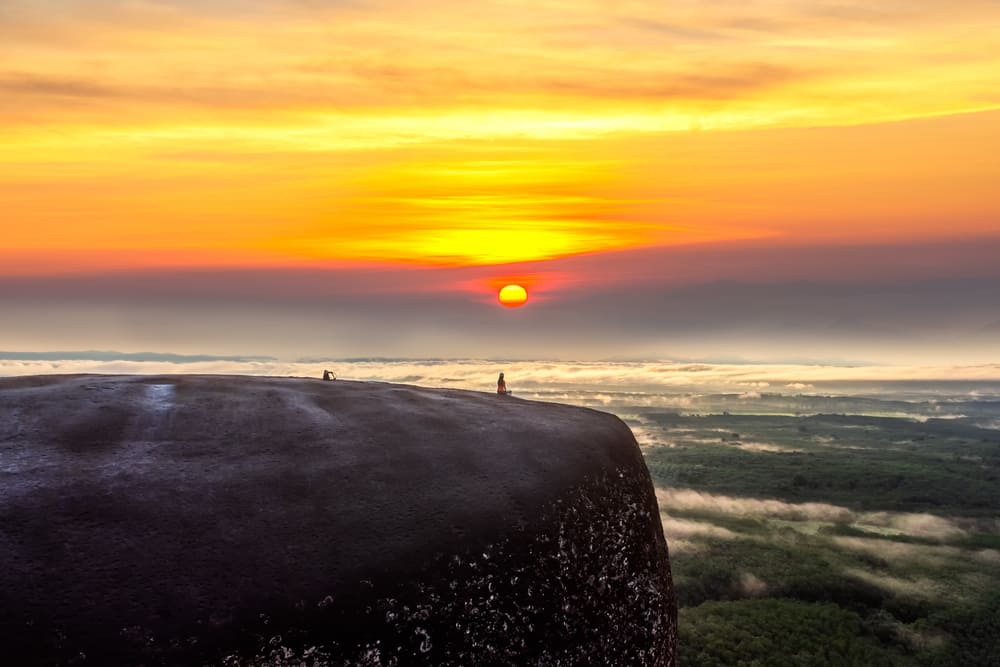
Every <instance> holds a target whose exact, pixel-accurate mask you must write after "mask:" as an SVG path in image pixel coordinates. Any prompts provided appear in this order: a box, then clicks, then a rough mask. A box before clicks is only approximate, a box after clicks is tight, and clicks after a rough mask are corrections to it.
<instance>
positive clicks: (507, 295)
mask: <svg viewBox="0 0 1000 667" xmlns="http://www.w3.org/2000/svg"><path fill="white" fill-rule="evenodd" d="M497 298H498V299H500V303H502V304H503V305H505V306H507V307H508V308H518V307H520V306H523V305H524V304H525V303H527V301H528V291H527V290H526V289H524V288H523V287H521V286H520V285H507V286H505V287H503V288H502V289H501V290H500V292H499V293H498V294H497Z"/></svg>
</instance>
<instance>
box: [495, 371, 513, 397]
mask: <svg viewBox="0 0 1000 667" xmlns="http://www.w3.org/2000/svg"><path fill="white" fill-rule="evenodd" d="M497 393H498V394H501V395H503V396H509V395H510V394H511V393H513V392H510V391H507V383H506V382H505V381H504V379H503V373H500V378H499V379H498V380H497Z"/></svg>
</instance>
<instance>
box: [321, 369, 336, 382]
mask: <svg viewBox="0 0 1000 667" xmlns="http://www.w3.org/2000/svg"><path fill="white" fill-rule="evenodd" d="M323 379H324V380H326V381H327V382H329V381H330V380H336V379H337V376H336V375H334V374H333V373H331V372H330V371H328V370H326V369H324V370H323Z"/></svg>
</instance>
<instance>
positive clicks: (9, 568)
mask: <svg viewBox="0 0 1000 667" xmlns="http://www.w3.org/2000/svg"><path fill="white" fill-rule="evenodd" d="M0 563H3V569H4V572H3V576H2V577H0V655H3V656H4V659H5V661H8V664H17V665H53V664H65V665H69V664H79V665H88V664H102V665H103V664H115V665H138V664H142V665H199V664H231V665H237V664H239V665H244V664H253V665H258V664H268V665H271V664H278V665H280V664H296V665H298V664H317V665H319V664H337V665H340V664H351V665H353V664H368V665H394V664H399V665H412V664H428V665H452V664H454V665H495V664H517V665H576V664H588V665H672V664H673V662H674V645H675V637H676V633H675V630H676V616H675V611H674V604H673V591H672V588H671V581H670V569H669V562H668V558H667V549H666V543H665V542H664V539H663V533H662V530H661V527H660V523H659V514H658V511H657V506H656V500H655V497H654V495H653V489H652V485H651V483H650V479H649V475H648V472H647V470H646V467H645V464H644V463H643V461H642V458H641V456H640V453H639V449H638V447H637V445H636V443H635V439H634V438H633V436H632V434H631V432H630V431H629V429H628V428H627V427H626V426H625V425H624V424H623V423H622V422H621V421H620V420H618V419H617V418H616V417H614V416H612V415H608V414H604V413H600V412H595V411H592V410H586V409H583V408H575V407H569V406H564V405H557V404H547V403H536V402H531V401H523V400H519V399H516V398H510V397H499V396H495V395H492V394H478V393H475V392H466V391H454V390H435V389H419V388H415V387H409V386H400V385H390V384H380V383H362V382H345V381H336V382H321V381H318V380H306V379H292V378H248V377H224V376H163V377H109V376H63V377H32V378H12V379H3V380H0Z"/></svg>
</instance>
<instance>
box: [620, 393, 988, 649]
mask: <svg viewBox="0 0 1000 667" xmlns="http://www.w3.org/2000/svg"><path fill="white" fill-rule="evenodd" d="M869 403H870V401H869ZM898 407H899V406H898V402H894V405H893V412H895V411H898ZM988 407H990V408H993V407H994V406H993V405H990V406H988ZM748 412H751V410H748ZM619 414H622V416H623V418H625V419H626V421H627V422H628V423H629V424H630V425H631V426H632V427H633V429H634V430H635V432H636V434H637V438H638V439H639V441H640V444H641V445H642V447H643V452H644V455H645V457H646V462H647V465H648V466H649V469H650V472H651V474H652V476H653V481H654V483H655V486H656V488H657V495H658V500H659V503H660V510H661V517H662V520H663V525H664V533H665V535H666V536H667V541H668V544H669V548H670V559H671V565H672V569H673V576H674V585H675V588H676V594H677V600H678V606H679V659H680V664H683V665H686V666H689V667H696V666H701V665H998V664H1000V431H998V430H995V429H991V428H982V427H980V426H979V425H977V422H976V421H975V420H973V419H968V418H949V419H934V418H920V419H917V418H910V417H898V416H877V415H872V414H867V415H852V414H842V413H841V414H814V415H804V414H796V413H795V412H794V411H789V413H785V414H730V413H728V412H724V413H721V414H684V413H674V412H663V411H660V412H658V411H656V410H653V409H648V408H645V409H644V408H638V407H637V408H634V409H632V410H627V409H626V410H622V411H619Z"/></svg>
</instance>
